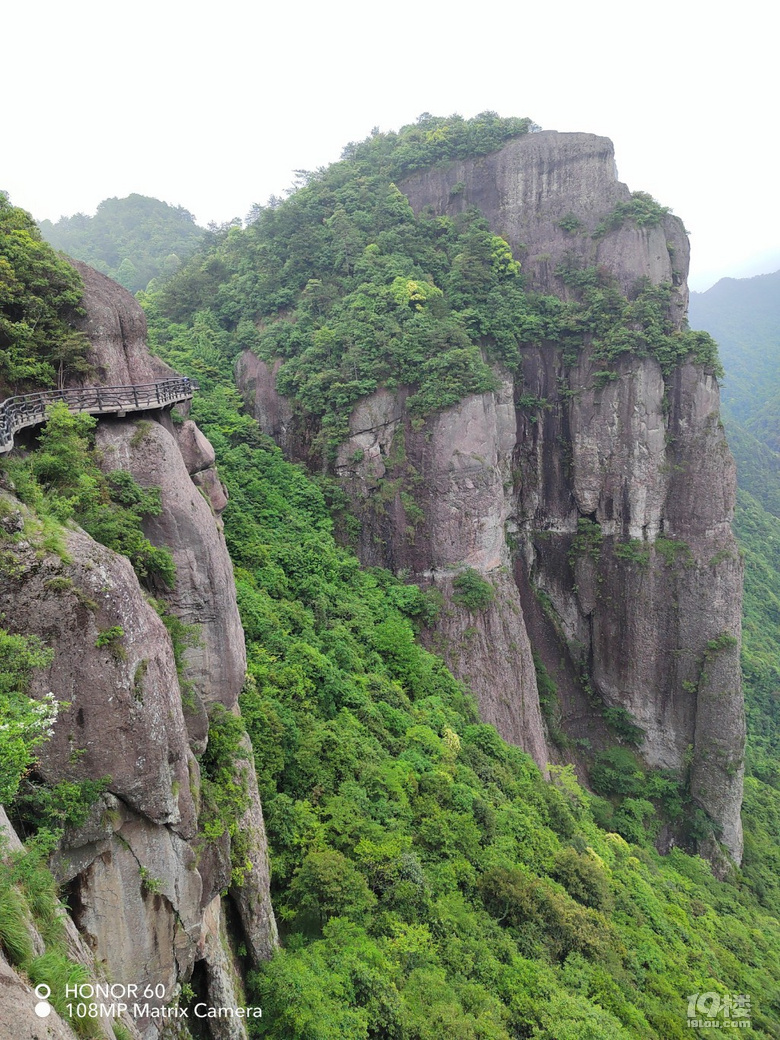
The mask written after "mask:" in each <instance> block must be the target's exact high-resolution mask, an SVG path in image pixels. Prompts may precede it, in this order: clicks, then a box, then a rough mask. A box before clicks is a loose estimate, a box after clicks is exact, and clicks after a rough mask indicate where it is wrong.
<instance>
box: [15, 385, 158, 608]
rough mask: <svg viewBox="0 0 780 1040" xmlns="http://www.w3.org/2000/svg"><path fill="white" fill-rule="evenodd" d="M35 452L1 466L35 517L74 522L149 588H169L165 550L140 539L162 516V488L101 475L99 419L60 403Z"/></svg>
mask: <svg viewBox="0 0 780 1040" xmlns="http://www.w3.org/2000/svg"><path fill="white" fill-rule="evenodd" d="M47 414H48V421H47V422H46V423H45V424H44V425H43V426H42V427H41V428H40V432H39V433H38V440H37V450H36V451H33V452H31V453H30V454H29V455H26V456H22V457H15V456H11V457H5V458H3V459H2V461H1V462H0V468H1V469H2V471H3V472H5V473H7V474H8V476H9V477H10V479H11V481H12V483H13V486H14V489H15V493H16V494H17V496H18V497H19V498H20V499H21V500H22V501H23V502H24V503H25V504H27V505H29V506H30V507H32V508H33V509H34V510H35V511H36V513H37V515H38V516H39V517H42V518H48V519H50V520H52V521H54V522H55V523H56V524H63V523H66V522H67V521H68V520H73V521H75V522H76V523H77V524H79V526H81V527H83V528H84V530H85V531H86V532H87V533H88V534H90V535H92V537H93V538H94V539H95V540H96V541H98V542H100V543H101V544H102V545H106V546H108V548H109V549H113V550H114V551H115V552H119V553H122V554H123V555H124V556H127V557H128V559H129V560H130V562H131V563H132V565H133V568H134V570H135V572H136V574H137V575H138V577H139V578H140V579H141V581H143V583H144V584H145V585H146V586H147V588H150V589H152V590H153V589H154V588H156V587H158V586H161V587H163V588H172V587H173V583H174V581H175V577H176V572H175V568H174V564H173V557H172V556H171V553H170V551H169V550H167V549H161V548H158V547H157V546H154V545H152V543H151V542H150V541H149V539H148V538H147V537H146V536H145V535H144V533H143V530H142V522H143V519H144V517H147V516H158V515H159V513H160V509H161V505H160V489H159V488H153V487H150V488H142V487H140V485H139V484H137V483H136V481H135V480H134V479H133V477H132V476H131V475H130V474H129V473H126V472H123V471H122V470H113V471H112V472H110V473H108V474H105V473H103V471H102V470H101V469H100V467H99V465H98V462H97V459H96V457H95V447H94V443H93V441H92V440H91V436H90V435H91V433H92V431H93V430H94V428H95V426H96V425H97V419H96V418H94V416H91V415H71V413H70V412H69V411H68V408H67V405H65V404H62V403H58V404H54V405H52V406H51V407H50V408H49V410H48V413H47Z"/></svg>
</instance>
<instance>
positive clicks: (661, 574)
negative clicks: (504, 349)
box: [237, 133, 744, 860]
mask: <svg viewBox="0 0 780 1040" xmlns="http://www.w3.org/2000/svg"><path fill="white" fill-rule="evenodd" d="M401 188H402V190H403V191H405V192H406V194H407V195H408V197H409V199H410V201H411V203H412V205H413V207H414V208H415V209H416V210H418V211H421V210H423V209H427V210H431V211H433V212H434V213H437V214H450V215H451V214H453V213H457V212H460V211H462V210H463V209H465V208H466V207H467V206H469V205H477V206H479V208H480V209H481V210H482V211H483V213H484V214H485V215H486V216H487V218H488V220H489V222H490V225H491V229H492V230H493V231H494V232H495V233H497V234H502V235H504V236H505V237H506V238H507V239H508V240H509V241H510V243H511V244H512V245H513V247H514V249H515V251H516V252H517V254H518V255H519V256H520V257H521V258H522V259H523V261H524V268H525V271H526V277H527V280H528V281H529V282H530V284H531V285H532V286H533V287H535V288H537V289H540V290H542V291H545V292H551V293H554V294H556V295H559V296H562V297H564V298H565V297H566V296H567V293H568V292H569V290H568V289H567V287H566V286H565V285H564V283H563V281H562V280H561V278H560V277H559V276H558V275H557V274H555V271H556V269H557V268H558V266H559V264H560V263H561V262H571V260H572V257H574V258H575V260H576V261H577V262H578V263H580V264H586V265H593V264H595V265H601V266H603V267H604V268H606V269H607V270H608V271H610V272H611V273H612V274H614V275H615V276H616V277H617V279H618V280H619V282H620V284H621V287H622V288H623V290H624V292H626V293H629V292H631V290H632V289H633V286H634V284H635V282H636V281H637V279H638V278H649V279H650V280H651V281H652V282H654V283H657V284H662V283H663V284H666V283H668V284H671V285H672V286H673V287H674V294H673V296H672V304H671V307H672V317H673V320H675V321H676V323H677V324H678V325H679V324H680V323H681V322H682V321H683V318H684V314H685V306H686V302H687V286H686V281H685V279H686V275H687V263H688V244H687V238H686V236H685V233H684V229H683V228H682V224H681V223H680V221H679V220H678V219H677V218H675V217H672V216H670V215H668V214H658V215H657V221H656V222H655V223H651V225H650V226H645V227H643V226H638V225H637V223H636V222H633V221H631V220H626V221H623V222H622V223H621V222H620V221H610V219H609V218H610V215H611V214H613V213H614V212H615V207H616V206H617V205H618V204H620V203H626V202H628V200H629V199H630V198H631V196H630V193H629V191H628V189H627V188H626V187H625V185H623V184H621V183H620V182H619V181H618V180H617V176H616V172H615V166H614V155H613V151H612V145H611V143H610V142H609V141H607V140H606V139H603V138H597V137H593V136H592V135H587V134H556V133H538V134H532V135H528V136H527V137H522V138H519V139H517V140H514V141H511V142H510V143H509V144H508V145H506V146H505V147H504V148H503V149H502V150H501V151H499V152H497V153H494V154H493V155H489V156H486V157H484V158H481V159H478V160H473V161H469V162H462V163H456V164H453V165H452V166H450V167H448V168H446V169H434V170H428V171H424V172H421V173H419V174H416V175H414V176H413V177H412V178H410V179H408V180H407V181H405V182H404V183H403V184H401ZM569 215H573V216H574V217H575V218H576V220H577V221H578V222H579V225H578V226H577V225H576V224H575V222H574V221H571V220H569V221H564V223H566V224H567V225H568V226H569V228H571V227H573V226H577V230H576V231H572V230H565V229H564V228H563V227H561V221H563V220H564V218H566V217H567V216H569ZM600 225H604V227H605V230H599V226H600ZM593 232H596V235H595V237H594V235H593ZM520 356H521V359H520V365H519V367H518V369H517V371H516V372H515V374H514V375H511V374H510V373H508V372H506V371H504V370H503V369H501V368H500V367H498V366H494V368H495V374H496V377H497V383H498V386H499V388H498V389H497V390H496V391H494V392H491V393H487V394H482V395H479V396H472V397H468V398H466V399H464V400H463V401H461V402H460V403H459V404H457V405H454V406H452V407H451V408H448V409H446V410H444V411H442V412H439V413H436V414H434V415H431V416H429V417H427V418H426V419H425V421H424V423H423V422H421V421H420V420H419V419H413V418H412V417H411V416H410V415H409V413H408V411H407V409H406V407H405V401H406V398H407V396H408V394H409V392H410V390H409V389H408V388H401V389H400V390H398V391H395V392H393V393H390V392H388V391H386V390H380V391H378V392H376V393H375V394H373V395H372V396H371V397H369V398H366V399H365V400H364V401H363V402H361V403H360V404H359V405H358V406H357V408H356V409H355V410H354V412H353V414H352V417H351V421H350V437H349V439H348V440H347V441H346V442H345V443H344V444H343V445H342V446H341V448H340V449H339V451H338V455H337V459H336V461H335V463H334V464H333V466H334V468H335V472H336V473H337V474H338V475H339V476H340V477H341V479H342V481H343V484H344V486H345V488H346V489H347V490H348V492H349V495H350V498H351V500H352V502H353V504H354V507H355V509H356V511H357V513H358V515H359V518H360V524H359V525H356V527H355V531H354V533H353V537H355V538H356V539H357V544H358V548H359V552H360V555H361V558H362V559H363V560H364V561H365V562H367V563H373V564H382V565H385V566H389V567H391V568H392V569H394V570H396V571H405V572H406V573H408V574H409V577H410V579H411V580H414V581H418V582H421V583H422V584H427V585H435V586H436V587H438V588H440V589H441V591H442V592H443V594H444V609H443V610H442V612H441V614H440V619H439V622H438V623H437V626H436V630H435V631H433V632H431V633H429V636H428V638H429V640H430V642H431V644H432V645H434V646H436V647H437V648H438V649H440V650H441V652H442V653H443V654H444V655H445V657H446V658H447V660H448V662H449V663H450V664H451V665H452V667H453V668H454V670H455V671H456V673H457V674H458V675H460V676H463V677H464V678H467V679H468V680H469V682H470V684H471V686H472V688H473V689H474V691H475V693H476V694H477V696H478V699H479V702H480V708H481V711H482V714H483V717H484V718H485V719H486V720H488V721H492V722H495V724H496V725H497V727H498V728H499V730H500V731H501V733H502V735H504V736H505V737H506V738H508V739H509V740H512V741H513V742H515V743H518V744H520V745H521V746H522V747H524V748H525V749H527V750H528V751H529V752H531V753H532V754H533V755H534V757H535V758H536V760H537V762H538V763H539V764H540V765H542V766H543V767H544V765H545V764H546V762H547V761H548V759H552V758H559V757H560V756H561V755H562V754H563V757H573V758H574V760H575V761H577V762H578V764H579V765H581V766H583V767H584V766H585V762H586V758H587V757H588V756H585V755H583V754H582V753H581V749H582V748H584V747H590V749H591V751H598V750H599V749H602V748H605V747H607V746H610V745H614V744H615V743H617V742H619V741H620V740H621V739H622V738H621V734H620V732H619V730H618V732H617V733H616V732H615V728H614V719H615V717H616V716H615V714H614V709H618V713H619V715H620V717H622V718H623V719H624V720H625V721H626V722H629V721H630V723H631V724H632V725H634V726H638V727H639V728H640V729H641V730H642V731H643V733H644V738H643V742H642V746H641V748H640V751H639V753H640V756H641V757H642V758H643V759H644V761H645V763H646V764H647V765H648V766H649V767H658V768H663V769H671V770H674V771H675V773H676V774H677V775H678V776H680V777H685V776H686V775H687V783H688V785H689V790H690V792H691V795H692V797H693V800H694V802H695V803H696V804H698V805H699V806H700V807H702V808H703V809H704V810H705V811H706V812H707V813H708V814H709V816H710V817H711V819H712V820H713V821H714V823H715V827H716V831H717V832H718V834H719V836H720V839H721V841H722V842H723V844H724V845H725V847H726V848H727V850H728V851H729V853H730V854H731V855H732V856H733V857H734V858H735V859H736V860H739V858H740V856H741V852H742V835H741V826H740V819H739V811H740V805H741V793H742V773H743V765H742V755H743V747H744V714H743V706H742V695H741V686H740V673H739V633H740V603H741V564H740V561H739V556H738V552H737V550H736V544H735V541H734V538H733V536H732V534H731V528H730V521H731V517H732V514H733V506H734V495H735V484H734V465H733V461H732V459H731V456H730V454H729V452H728V448H727V446H726V442H725V438H724V435H723V431H722V429H721V427H720V423H719V418H718V386H717V381H716V379H715V378H714V376H712V375H711V374H709V373H708V372H707V371H706V370H705V369H703V368H702V367H701V366H697V365H694V364H692V363H686V364H683V365H680V366H678V367H677V368H676V369H675V370H673V371H672V372H671V374H670V375H668V376H666V377H665V376H664V374H663V372H662V370H661V366H660V365H659V363H658V362H657V361H656V360H655V359H653V358H649V357H636V356H626V355H624V356H623V357H622V358H621V359H620V360H618V361H616V362H613V363H612V364H610V365H608V366H607V368H608V372H607V373H605V371H604V369H605V363H604V361H603V359H601V360H596V359H595V358H594V356H593V351H592V349H591V347H590V346H589V345H588V341H587V339H586V341H585V345H584V346H583V347H582V348H581V349H580V350H579V351H578V354H577V357H576V359H575V360H574V361H572V358H571V354H570V353H566V352H564V351H563V350H562V349H561V348H560V347H559V346H557V345H556V344H554V343H547V342H543V343H535V344H534V343H529V344H527V345H521V349H520ZM277 369H278V363H277V364H274V365H269V364H266V363H265V362H263V361H261V360H259V359H258V358H256V357H254V356H253V355H250V354H248V353H246V354H244V355H243V356H242V358H241V359H240V360H239V363H238V367H237V376H238V381H239V385H240V386H241V387H242V390H243V392H244V397H245V400H246V402H247V405H248V407H249V408H250V410H251V411H252V413H253V414H254V415H255V416H256V417H257V418H258V420H259V421H260V423H261V425H262V426H263V428H264V430H265V431H266V432H268V433H269V434H270V435H272V436H275V437H276V438H277V440H278V441H279V442H280V443H281V444H282V446H283V447H284V448H285V450H286V451H287V452H288V453H289V454H290V455H292V456H293V457H295V458H306V457H307V456H308V455H309V454H310V448H309V445H310V443H311V436H310V430H309V428H308V427H307V424H306V423H305V422H304V420H303V419H302V417H301V416H300V414H299V413H297V412H296V411H295V409H294V408H292V407H291V405H290V403H289V402H287V401H284V400H282V399H280V397H279V395H278V394H277V393H276V390H275V375H276V371H277ZM309 461H310V462H311V459H309ZM469 570H473V571H475V572H476V573H477V575H478V576H480V577H481V578H482V579H483V580H485V581H488V582H489V583H490V585H491V586H492V588H493V594H492V596H491V595H486V596H484V597H483V599H482V602H481V604H480V605H477V600H474V601H472V604H471V609H469V607H467V606H466V605H464V603H465V602H466V601H467V597H466V596H464V595H463V593H462V591H459V587H458V579H459V577H462V576H463V575H464V574H466V573H468V571H469ZM478 598H479V597H477V599H478ZM531 646H532V647H533V649H534V650H535V651H536V653H537V654H538V660H539V662H540V663H541V664H542V665H544V666H545V668H546V670H547V672H548V673H549V674H550V676H551V677H552V679H553V680H554V682H555V683H556V686H557V700H558V703H557V705H555V706H554V708H553V709H552V710H551V708H550V705H549V704H548V706H547V715H548V727H547V729H548V735H553V736H554V735H555V734H554V733H553V728H555V729H557V728H560V730H562V731H563V733H564V734H565V735H567V736H568V738H569V745H570V746H569V750H568V751H565V752H561V751H560V750H559V749H556V748H555V747H553V746H552V744H551V743H550V742H549V741H548V743H547V746H546V745H545V739H544V728H543V726H542V724H541V714H540V707H539V696H538V690H537V683H536V678H535V673H534V666H533V662H532V660H531V652H530V651H531ZM608 709H613V713H612V715H611V716H610V712H609V711H608ZM622 713H624V714H622ZM553 716H554V718H553ZM553 723H554V727H553V725H552V724H553ZM571 741H574V742H575V748H574V750H572V749H571ZM558 743H559V744H560V743H561V742H560V741H558ZM674 840H676V839H675V836H674V835H673V834H671V833H669V834H665V835H664V837H663V841H664V842H665V843H667V844H668V843H671V842H673V841H674ZM701 847H702V848H703V849H705V850H709V851H710V852H712V851H713V849H714V846H713V845H712V844H711V843H709V842H703V843H702V844H701ZM713 854H714V853H713Z"/></svg>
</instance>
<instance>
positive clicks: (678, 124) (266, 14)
mask: <svg viewBox="0 0 780 1040" xmlns="http://www.w3.org/2000/svg"><path fill="white" fill-rule="evenodd" d="M11 3H12V4H13V9H9V8H10V4H9V5H6V9H5V10H4V13H3V26H2V35H3V59H2V61H3V81H4V94H5V98H4V102H3V120H2V121H3V130H2V154H1V155H0V188H2V189H5V190H6V191H8V192H9V194H10V196H11V199H12V201H13V202H14V203H15V204H17V205H20V206H23V207H24V208H25V209H28V210H30V211H31V212H32V214H33V215H34V216H35V217H36V218H37V219H43V218H46V217H48V218H49V219H52V220H56V219H57V218H58V217H60V216H61V215H63V214H66V215H70V214H72V213H75V212H79V211H80V212H84V213H94V211H95V207H96V206H97V204H98V203H99V202H100V201H101V200H102V199H104V198H107V197H111V196H120V197H122V196H124V195H128V194H130V193H131V192H139V193H140V194H143V195H152V196H155V197H156V198H161V199H164V200H165V201H166V202H170V203H172V204H174V205H182V206H185V207H186V208H187V209H189V210H191V211H192V212H193V213H194V214H195V216H196V218H197V220H198V223H200V224H205V223H208V222H209V221H217V222H223V221H225V220H229V219H231V218H232V217H235V216H241V217H243V216H245V215H246V213H247V212H248V211H249V209H250V207H251V205H252V204H253V203H255V202H260V203H263V202H265V201H266V200H267V199H268V197H269V196H270V195H272V194H274V195H283V194H284V191H285V189H286V188H288V187H289V186H290V185H291V184H292V182H293V172H292V171H293V170H295V169H316V168H317V167H319V166H323V165H326V164H327V163H329V162H331V161H333V160H334V159H337V158H338V157H339V154H340V152H341V149H342V148H343V146H344V145H345V144H347V143H348V142H349V141H352V140H360V139H362V138H364V137H366V136H367V135H368V134H369V133H370V131H371V128H372V127H374V126H378V127H379V128H380V129H381V130H391V129H396V128H398V127H399V126H401V125H403V124H405V123H410V122H413V121H414V120H415V119H416V118H417V116H418V115H419V114H420V113H422V112H431V113H433V114H435V115H448V114H450V113H452V112H459V113H460V114H461V115H463V116H472V115H475V114H476V113H478V112H481V111H484V110H486V109H492V110H495V111H497V112H499V113H500V114H501V115H504V116H510V115H516V116H526V115H527V116H530V117H531V118H532V119H534V120H535V121H536V122H537V123H539V124H540V125H541V126H542V127H543V128H545V129H549V130H563V131H566V130H580V131H588V132H592V133H597V134H604V135H606V136H608V137H611V138H612V140H613V141H614V142H615V151H616V156H617V162H618V169H619V173H620V178H621V180H623V181H625V182H626V183H627V184H628V186H629V187H630V188H631V189H632V190H643V191H649V192H650V193H651V194H652V195H654V196H655V197H656V198H657V199H658V200H659V201H660V202H661V203H663V204H664V205H668V206H671V208H672V209H673V210H674V212H675V213H677V214H678V215H679V216H681V217H682V218H683V220H684V222H685V225H686V227H687V228H688V230H689V231H690V233H691V246H692V254H693V255H692V265H691V279H690V281H691V285H692V287H693V288H696V289H704V288H707V287H708V286H709V285H710V284H712V283H713V282H714V281H715V280H717V279H718V278H720V277H722V276H724V275H733V276H744V275H748V274H756V273H759V272H761V271H769V270H776V269H777V268H780V206H778V205H777V198H776V196H777V159H778V145H777V140H776V138H777V129H776V118H775V109H776V100H777V97H776V95H777V75H776V71H775V70H776V68H777V59H776V53H775V52H776V48H777V40H776V36H777V34H776V28H777V25H776V12H774V10H773V8H772V5H770V4H769V3H767V2H766V0H760V2H759V0H743V2H742V3H739V4H732V5H729V7H728V8H723V7H721V8H718V7H716V5H715V4H714V3H712V2H711V0H708V2H707V3H704V2H700V0H656V2H655V3H636V2H632V0H622V2H613V0H590V2H588V0H578V2H574V0H557V2H556V3H554V4H549V5H544V6H543V5H542V4H541V3H536V4H534V5H530V4H527V3H523V2H522V0H515V2H514V3H512V4H508V3H496V2H495V0H482V2H480V3H474V4H472V5H468V6H462V5H457V4H455V3H452V2H450V3H446V4H445V3H441V2H440V0H424V2H422V3H419V4H397V5H390V6H387V5H381V6H380V5H377V6H376V7H373V6H371V5H368V4H365V3H357V2H352V0H330V2H329V3H324V2H319V3H312V2H310V0H300V2H298V3H293V4H290V5H288V6H285V8H284V9H282V7H281V5H274V6H273V7H271V5H269V4H255V5H248V4H246V3H240V4H239V3H237V2H236V0H218V2H216V3H214V2H212V3H208V4H205V3H201V2H199V0H188V2H186V3H184V2H181V0H153V2H152V0H133V2H130V3H126V4H116V5H114V4H111V3H107V2H106V0H99V2H98V0H69V2H68V3H63V2H62V0H57V2H56V3H55V2H51V0H24V2H22V0H11Z"/></svg>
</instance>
